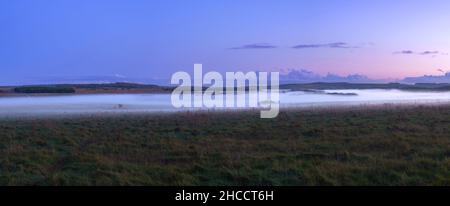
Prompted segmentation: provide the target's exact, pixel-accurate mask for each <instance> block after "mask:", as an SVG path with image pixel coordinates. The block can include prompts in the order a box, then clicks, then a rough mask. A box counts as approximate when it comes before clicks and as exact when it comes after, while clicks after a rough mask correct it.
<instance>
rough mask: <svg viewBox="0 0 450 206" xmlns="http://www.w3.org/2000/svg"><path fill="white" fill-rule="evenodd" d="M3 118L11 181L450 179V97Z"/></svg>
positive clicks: (2, 147) (0, 155)
mask: <svg viewBox="0 0 450 206" xmlns="http://www.w3.org/2000/svg"><path fill="white" fill-rule="evenodd" d="M258 115H259V113H258V112H256V111H255V112H252V111H248V112H239V113H238V112H231V113H207V112H205V113H178V114H166V115H123V116H97V117H77V118H73V117H72V118H54V119H23V120H11V119H10V120H0V184H1V185H450V106H430V107H424V106H411V107H406V106H404V107H398V106H386V107H382V108H366V107H359V108H355V109H320V110H310V111H306V110H291V111H282V112H281V113H280V115H279V116H278V118H276V119H260V118H259V116H258Z"/></svg>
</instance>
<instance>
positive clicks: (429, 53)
mask: <svg viewBox="0 0 450 206" xmlns="http://www.w3.org/2000/svg"><path fill="white" fill-rule="evenodd" d="M439 53H440V52H439V51H424V52H420V53H419V54H420V55H436V54H439Z"/></svg>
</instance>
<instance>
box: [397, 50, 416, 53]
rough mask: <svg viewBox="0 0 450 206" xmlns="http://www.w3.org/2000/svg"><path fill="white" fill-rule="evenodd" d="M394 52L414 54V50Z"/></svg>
mask: <svg viewBox="0 0 450 206" xmlns="http://www.w3.org/2000/svg"><path fill="white" fill-rule="evenodd" d="M394 54H414V52H413V51H411V50H403V51H397V52H394Z"/></svg>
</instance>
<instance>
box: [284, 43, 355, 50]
mask: <svg viewBox="0 0 450 206" xmlns="http://www.w3.org/2000/svg"><path fill="white" fill-rule="evenodd" d="M292 48H293V49H314V48H332V49H354V48H359V47H357V46H351V45H349V44H347V43H345V42H333V43H328V44H299V45H295V46H293V47H292Z"/></svg>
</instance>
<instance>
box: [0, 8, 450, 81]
mask: <svg viewBox="0 0 450 206" xmlns="http://www.w3.org/2000/svg"><path fill="white" fill-rule="evenodd" d="M448 11H450V2H449V1H445V0H441V1H437V0H431V1H425V0H422V1H417V0H408V1H406V0H393V1H392V0H390V1H387V0H375V1H361V0H303V1H302V0H295V1H289V0H278V1H276V0H240V1H229V0H228V1H227V0H214V1H212V0H210V1H197V0H190V1H186V0H165V1H157V0H151V1H144V0H142V1H141V0H130V1H123V0H122V1H119V0H64V1H60V0H59V1H58V0H39V1H35V0H17V1H12V0H0V71H1V76H0V82H5V83H9V82H15V83H20V82H21V81H22V82H26V81H28V80H29V79H35V78H59V77H68V76H69V77H70V76H96V75H97V76H105V75H116V74H118V75H123V76H127V77H131V78H135V77H139V78H146V77H148V78H167V77H170V75H171V74H172V73H173V72H176V71H179V70H187V71H191V70H192V68H193V64H194V63H203V64H204V68H205V70H216V71H237V70H243V71H249V70H259V71H282V70H286V69H292V68H297V69H308V70H312V71H314V72H317V73H319V74H326V73H328V72H330V73H336V74H340V75H348V74H354V73H358V74H364V75H367V76H369V77H371V78H402V77H404V76H417V75H423V74H439V71H437V70H438V69H441V70H445V71H446V69H447V68H449V66H450V60H449V59H450V58H449V57H450V56H448V54H447V53H448V52H450V38H449V37H450V12H448Z"/></svg>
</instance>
